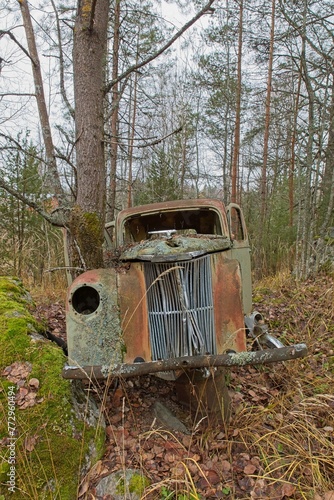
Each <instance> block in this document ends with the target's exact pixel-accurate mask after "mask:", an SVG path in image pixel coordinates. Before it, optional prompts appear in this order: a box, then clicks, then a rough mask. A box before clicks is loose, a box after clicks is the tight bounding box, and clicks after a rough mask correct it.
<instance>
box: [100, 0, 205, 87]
mask: <svg viewBox="0 0 334 500" xmlns="http://www.w3.org/2000/svg"><path fill="white" fill-rule="evenodd" d="M214 1H215V0H209V2H208V3H207V4H205V5H204V7H203V8H202V9H201V10H200V11H199V12H198V13H197V14H196V15H195V16H194V17H193V18H192V19H190V21H188V22H187V23H186V24H185V25H184V26H182V28H181V29H180V30H179V31H178V32H177V33H175V35H174V36H173V37H172V38H171V39H170V40H169V41H168V42H167V43H165V45H163V46H162V47H161V48H160V49H159V50H157V51H156V52H155V53H154V54H152V55H151V56H150V57H148V58H147V59H144V61H141V62H140V63H138V64H134V65H132V66H130V67H129V68H128V69H127V70H126V71H124V72H123V73H122V74H121V75H119V76H118V77H117V78H116V79H114V80H112V81H111V82H109V83H108V85H107V86H106V93H108V92H110V90H111V89H112V87H113V86H114V85H115V84H116V83H118V82H120V81H121V80H123V78H125V77H127V76H128V75H129V74H130V73H133V71H137V70H138V69H140V68H142V67H143V66H146V65H147V64H148V63H150V62H152V61H153V60H154V59H156V58H157V57H159V56H160V55H161V54H162V53H163V52H165V51H166V50H167V49H169V47H171V45H173V43H174V42H176V40H177V39H178V38H180V36H182V35H183V33H185V32H186V31H187V29H189V28H190V27H191V26H192V25H193V24H194V23H195V22H196V21H198V19H200V18H201V17H202V16H203V15H204V14H206V13H208V12H210V7H211V5H212V4H213V2H214Z"/></svg>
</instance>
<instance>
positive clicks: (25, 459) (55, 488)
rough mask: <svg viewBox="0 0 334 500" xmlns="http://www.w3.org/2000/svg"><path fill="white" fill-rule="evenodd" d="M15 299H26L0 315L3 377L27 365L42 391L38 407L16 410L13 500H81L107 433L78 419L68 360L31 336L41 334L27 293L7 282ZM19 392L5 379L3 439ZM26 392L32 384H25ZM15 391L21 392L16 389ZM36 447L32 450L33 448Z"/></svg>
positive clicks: (0, 285)
mask: <svg viewBox="0 0 334 500" xmlns="http://www.w3.org/2000/svg"><path fill="white" fill-rule="evenodd" d="M8 288H9V291H10V293H13V294H15V296H18V295H19V292H20V293H21V296H20V297H21V299H20V300H18V302H16V298H15V300H14V299H8V298H7V299H6V300H7V302H6V304H7V306H8V309H7V310H6V309H5V310H4V307H2V308H1V311H0V339H1V346H2V349H1V354H0V373H2V372H3V368H5V367H6V366H9V365H11V364H12V363H14V362H28V363H30V365H31V367H32V370H31V373H30V374H29V376H28V377H27V381H28V380H29V379H30V378H37V379H38V380H39V382H40V386H39V388H38V392H37V401H38V402H37V403H36V404H35V405H34V406H31V407H29V408H25V409H23V410H20V409H19V407H18V406H16V407H15V427H16V431H17V437H16V441H15V453H16V464H15V473H16V489H15V493H11V498H13V499H20V498H23V497H27V498H45V499H56V498H57V499H61V500H62V499H64V500H67V499H69V500H70V499H72V498H73V499H74V498H76V497H77V495H76V492H77V487H78V480H79V476H80V470H81V468H82V465H83V463H84V462H85V458H86V456H87V455H88V453H89V452H90V448H91V447H92V445H94V448H95V450H96V459H98V458H99V457H100V456H101V454H102V452H103V446H104V439H105V431H104V429H103V428H102V427H101V426H97V427H96V428H93V427H89V426H88V425H87V424H86V423H84V422H83V421H80V420H78V418H77V417H76V415H75V414H74V411H73V408H72V405H71V400H72V391H71V383H70V382H69V381H68V380H64V379H63V378H62V376H61V370H62V368H63V366H64V362H65V356H64V354H63V352H62V350H61V349H60V348H58V347H57V346H56V345H55V344H52V343H51V342H50V343H49V342H46V341H44V340H34V339H32V338H31V337H30V336H29V333H36V331H40V329H41V326H40V325H38V324H37V322H36V321H35V320H34V318H33V317H32V316H31V314H30V313H29V312H28V310H27V309H26V308H25V307H24V305H23V304H26V306H28V302H27V300H26V299H25V298H24V297H25V296H27V294H26V292H25V290H24V289H23V287H21V286H17V285H16V284H15V282H14V281H13V280H12V279H9V280H8ZM1 294H2V296H6V279H4V278H0V299H1V298H2V297H1ZM10 386H15V384H14V383H12V382H9V381H8V380H7V379H5V378H4V377H3V376H2V377H0V411H1V415H2V416H3V417H2V419H1V422H0V439H2V438H6V437H8V426H7V418H6V415H7V409H8V401H7V394H8V389H9V387H10ZM25 387H27V383H26V384H25ZM15 390H16V391H18V390H19V388H16V389H15ZM31 443H33V445H32V444H31ZM0 454H1V462H0V480H1V483H2V484H0V495H1V494H4V495H6V492H7V493H8V484H7V480H8V476H7V473H8V470H9V463H8V462H9V448H8V446H6V445H5V446H3V447H2V448H0Z"/></svg>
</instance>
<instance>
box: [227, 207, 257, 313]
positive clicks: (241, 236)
mask: <svg viewBox="0 0 334 500" xmlns="http://www.w3.org/2000/svg"><path fill="white" fill-rule="evenodd" d="M226 212H227V220H228V225H229V230H230V238H231V241H232V243H233V246H232V248H231V250H230V252H231V258H232V259H236V260H238V261H239V264H240V272H241V282H242V301H243V308H244V314H250V313H251V311H252V276H251V259H250V246H249V240H248V234H247V228H246V224H245V219H244V216H243V213H242V210H241V208H240V207H239V205H237V204H236V203H230V204H229V205H228V207H227V208H226Z"/></svg>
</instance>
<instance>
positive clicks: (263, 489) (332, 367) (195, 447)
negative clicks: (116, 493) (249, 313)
mask: <svg viewBox="0 0 334 500" xmlns="http://www.w3.org/2000/svg"><path fill="white" fill-rule="evenodd" d="M333 283H334V280H333V278H331V277H326V276H323V277H318V278H316V279H313V280H310V281H308V282H305V283H297V282H295V281H294V280H293V279H292V278H291V276H289V275H287V274H281V275H279V276H277V277H275V278H271V279H266V280H264V281H262V282H261V283H258V286H257V287H256V290H255V294H254V297H255V301H256V304H255V307H256V308H257V309H258V310H260V311H261V312H262V313H263V314H264V316H265V318H267V319H269V325H270V327H271V330H272V331H273V332H274V333H279V332H281V333H282V335H281V338H282V339H283V341H284V342H285V343H287V344H291V343H300V342H306V343H307V344H308V347H309V356H308V357H307V358H305V359H301V360H295V361H288V362H285V363H279V364H276V365H271V366H269V367H253V368H243V369H239V370H238V371H236V370H234V371H233V372H231V380H230V389H231V395H232V400H233V415H232V418H231V421H230V422H229V424H228V425H225V426H224V425H223V426H221V427H220V428H218V427H215V428H208V427H206V426H205V425H204V423H205V422H203V421H202V422H201V423H200V424H199V425H197V426H196V425H195V426H193V427H192V433H191V435H189V436H182V435H180V434H178V433H177V432H175V433H171V432H167V431H165V430H163V429H162V428H160V429H159V427H158V428H157V426H156V423H155V422H154V421H153V422H154V424H155V425H153V427H152V426H151V428H149V429H148V430H147V429H145V424H143V420H142V419H141V418H142V414H141V410H139V408H138V407H140V406H141V405H142V401H143V400H144V399H145V397H147V398H149V397H150V396H152V395H151V394H149V391H150V387H152V383H153V385H154V384H155V382H151V386H150V387H148V389H147V393H145V391H143V388H142V386H141V385H138V386H137V387H133V384H132V385H127V383H124V384H123V387H122V391H123V392H122V395H123V403H122V405H123V409H121V410H119V411H121V412H122V418H121V420H120V421H118V422H117V423H115V420H113V419H114V417H115V414H116V416H117V409H115V408H112V409H111V410H110V411H109V413H108V412H107V419H109V422H108V424H109V429H111V431H110V436H109V442H110V449H109V451H108V452H107V454H106V457H105V464H106V467H107V468H108V464H109V467H110V462H112V460H114V462H113V467H114V470H115V469H117V468H118V469H126V468H137V469H139V470H141V471H142V473H143V474H144V475H145V476H146V477H149V478H150V480H151V485H150V486H149V487H148V488H147V489H146V490H145V493H144V494H143V498H146V499H147V500H149V499H150V500H151V499H175V500H186V499H199V498H226V499H230V500H232V499H248V498H255V499H260V498H261V499H272V500H274V499H276V498H277V499H283V498H293V499H310V500H311V499H316V500H329V499H330V498H331V497H330V495H331V492H332V490H333V489H334V486H333V485H334V431H333V429H334V390H333V387H334V384H333V374H334V358H333V348H334V321H333V320H334V292H333ZM129 387H130V389H129ZM159 387H160V389H161V388H162V387H165V386H164V385H160V386H159ZM159 387H158V389H157V391H159V390H160V389H159ZM146 394H148V396H146ZM166 394H167V397H168V391H167V390H166ZM159 396H161V395H160V394H159ZM141 398H142V399H141ZM138 402H139V403H138ZM104 404H105V405H108V402H106V401H104ZM125 405H126V408H125ZM148 413H151V410H150V409H149V403H148ZM151 421H152V419H151ZM188 425H189V422H188ZM115 448H117V449H118V454H119V457H118V458H117V457H116V458H115V457H114V455H115V454H113V450H114V449H115ZM131 449H134V450H135V452H131ZM171 449H172V450H173V453H174V455H173V456H172V458H171V455H170V450H171ZM161 450H163V452H161ZM157 464H159V467H160V469H161V470H165V473H157ZM159 467H158V469H159ZM90 491H91V492H92V493H91V496H90V497H89V496H88V497H87V498H90V499H92V498H94V484H93V485H92V489H91V490H90ZM333 495H334V493H333ZM333 498H334V496H333Z"/></svg>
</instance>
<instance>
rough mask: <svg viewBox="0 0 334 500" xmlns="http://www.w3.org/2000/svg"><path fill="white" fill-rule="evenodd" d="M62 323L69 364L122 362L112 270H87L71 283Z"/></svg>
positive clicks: (120, 335)
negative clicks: (64, 328)
mask: <svg viewBox="0 0 334 500" xmlns="http://www.w3.org/2000/svg"><path fill="white" fill-rule="evenodd" d="M66 325H67V339H68V356H69V362H70V363H71V364H72V363H73V364H76V365H80V366H83V365H87V364H89V365H91V364H97V365H104V364H106V365H108V364H109V363H120V362H123V358H122V353H123V351H124V344H123V339H122V331H121V323H120V316H119V307H118V294H117V274H116V272H115V270H114V269H97V270H94V271H88V272H86V273H84V274H81V275H80V276H79V277H78V278H77V279H76V280H75V281H74V282H73V284H72V286H71V287H70V288H69V291H68V297H67V304H66Z"/></svg>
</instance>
